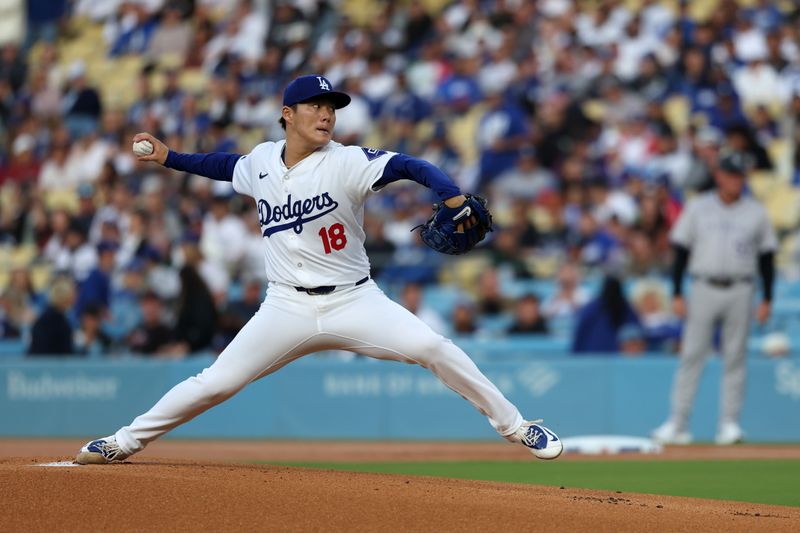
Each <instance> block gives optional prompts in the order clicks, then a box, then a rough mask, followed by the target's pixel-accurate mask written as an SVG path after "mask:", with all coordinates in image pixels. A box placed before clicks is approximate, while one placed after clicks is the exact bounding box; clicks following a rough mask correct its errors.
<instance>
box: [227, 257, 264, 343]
mask: <svg viewBox="0 0 800 533" xmlns="http://www.w3.org/2000/svg"><path fill="white" fill-rule="evenodd" d="M262 269H263V267H262ZM264 297H265V291H264V287H263V285H262V283H261V279H259V278H250V279H247V281H245V282H244V283H243V287H242V294H241V296H240V297H239V298H237V299H235V300H233V301H229V302H228V304H227V305H226V306H225V308H224V309H222V311H221V312H220V316H219V327H218V335H217V338H215V339H214V348H215V349H217V350H219V351H222V350H223V349H224V348H225V346H227V345H228V344H230V342H231V341H232V340H233V338H234V337H235V336H236V334H237V333H239V330H240V329H242V328H243V327H244V325H245V324H247V322H248V321H249V320H250V319H251V318H252V317H253V315H255V314H256V313H257V312H258V310H259V308H260V307H261V303H262V302H263V301H264Z"/></svg>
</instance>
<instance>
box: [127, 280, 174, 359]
mask: <svg viewBox="0 0 800 533" xmlns="http://www.w3.org/2000/svg"><path fill="white" fill-rule="evenodd" d="M139 305H140V307H141V317H142V318H141V322H140V323H139V325H137V326H136V327H135V328H134V329H133V330H132V331H131V332H130V334H129V335H128V337H127V347H128V349H129V350H130V351H131V352H133V353H136V354H142V355H156V356H172V355H176V354H178V353H180V351H179V349H177V348H176V347H175V346H174V345H173V341H174V337H173V333H172V330H171V329H170V328H169V326H167V324H166V323H165V322H164V317H163V315H164V309H163V306H162V304H161V299H160V298H159V297H158V295H157V294H156V293H155V292H153V291H147V292H145V293H144V294H142V297H141V299H140V300H139Z"/></svg>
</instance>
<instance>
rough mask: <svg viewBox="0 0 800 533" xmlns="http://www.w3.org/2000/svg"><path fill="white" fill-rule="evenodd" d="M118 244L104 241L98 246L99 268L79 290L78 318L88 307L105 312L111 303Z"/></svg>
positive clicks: (76, 308) (87, 278)
mask: <svg viewBox="0 0 800 533" xmlns="http://www.w3.org/2000/svg"><path fill="white" fill-rule="evenodd" d="M118 248H119V246H118V245H117V243H114V242H109V241H102V242H100V244H98V245H97V266H96V267H95V268H94V269H92V271H91V272H90V273H89V275H88V276H87V277H86V279H85V280H84V281H83V282H82V283H81V285H80V287H79V289H78V301H77V303H76V304H75V313H76V315H77V316H82V315H83V310H84V308H86V307H87V306H90V305H91V306H96V307H98V308H100V309H101V310H102V311H103V312H105V311H107V310H108V308H109V305H110V303H111V274H112V273H113V271H114V262H115V258H116V253H117V249H118Z"/></svg>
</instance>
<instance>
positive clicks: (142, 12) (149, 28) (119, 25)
mask: <svg viewBox="0 0 800 533" xmlns="http://www.w3.org/2000/svg"><path fill="white" fill-rule="evenodd" d="M159 4H160V2H159ZM148 7H149V6H147V4H144V3H137V2H123V3H122V4H121V5H120V6H119V9H118V11H117V13H116V17H115V18H114V19H111V20H109V21H108V23H107V24H106V27H105V35H106V39H107V40H108V43H109V47H110V50H109V54H110V55H111V56H117V55H124V54H141V53H143V52H145V51H146V50H147V47H148V44H149V43H150V39H151V37H152V36H153V32H154V31H155V29H156V20H155V18H154V17H153V13H152V12H151V11H149V10H148Z"/></svg>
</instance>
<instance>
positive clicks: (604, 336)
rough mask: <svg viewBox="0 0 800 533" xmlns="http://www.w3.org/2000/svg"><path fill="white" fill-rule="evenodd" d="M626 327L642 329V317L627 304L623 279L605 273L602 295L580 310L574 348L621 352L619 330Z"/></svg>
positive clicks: (600, 351) (594, 351)
mask: <svg viewBox="0 0 800 533" xmlns="http://www.w3.org/2000/svg"><path fill="white" fill-rule="evenodd" d="M625 326H633V327H634V328H637V329H641V325H640V323H639V317H637V316H636V312H635V311H634V310H633V308H632V307H631V305H630V304H629V303H628V299H627V298H626V297H625V293H624V292H623V289H622V283H621V282H620V280H619V279H618V278H616V277H614V276H606V278H605V279H604V280H603V286H602V288H601V290H600V294H599V295H598V296H597V297H596V298H595V299H593V300H592V301H590V302H589V303H588V304H586V306H584V307H583V309H581V310H580V313H579V315H578V322H577V325H576V327H575V332H574V334H573V341H572V351H573V352H574V353H616V352H620V350H621V342H620V341H621V339H620V331H622V329H623V328H624V327H625ZM628 331H629V330H628Z"/></svg>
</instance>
